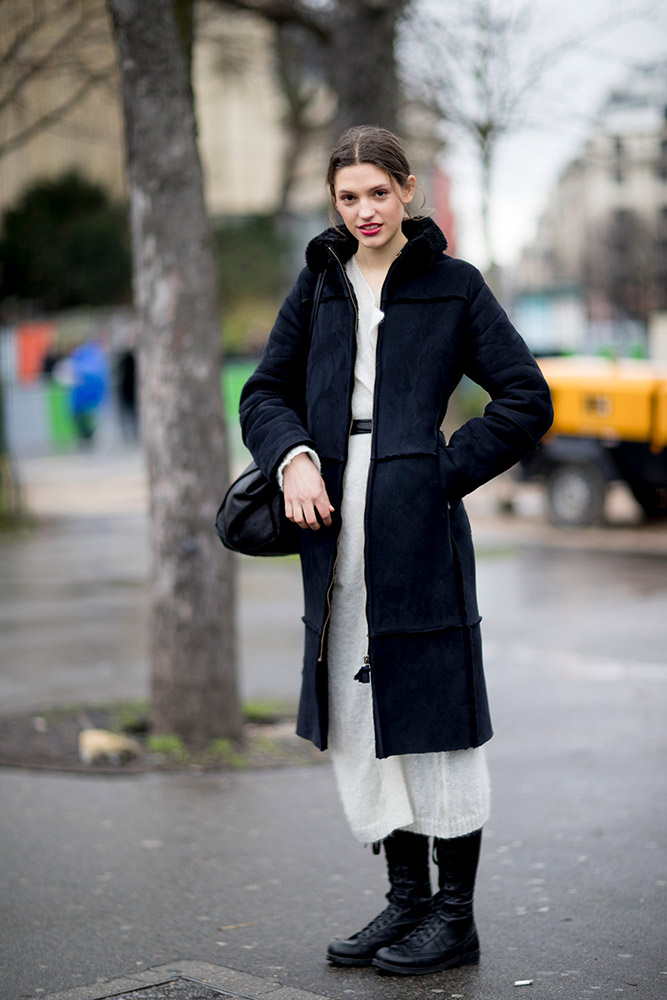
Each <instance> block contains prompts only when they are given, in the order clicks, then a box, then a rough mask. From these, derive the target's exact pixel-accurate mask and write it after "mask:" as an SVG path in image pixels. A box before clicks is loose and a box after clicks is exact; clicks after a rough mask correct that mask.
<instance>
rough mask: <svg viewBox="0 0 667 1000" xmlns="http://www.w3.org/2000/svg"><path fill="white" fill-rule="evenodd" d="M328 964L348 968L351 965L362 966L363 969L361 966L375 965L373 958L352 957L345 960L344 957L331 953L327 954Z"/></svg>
mask: <svg viewBox="0 0 667 1000" xmlns="http://www.w3.org/2000/svg"><path fill="white" fill-rule="evenodd" d="M327 962H330V963H331V965H348V966H350V965H352V966H355V965H356V966H360V967H361V966H368V965H372V964H373V959H372V958H354V957H352V956H350V957H349V958H343V957H340V956H338V955H330V954H329V952H327Z"/></svg>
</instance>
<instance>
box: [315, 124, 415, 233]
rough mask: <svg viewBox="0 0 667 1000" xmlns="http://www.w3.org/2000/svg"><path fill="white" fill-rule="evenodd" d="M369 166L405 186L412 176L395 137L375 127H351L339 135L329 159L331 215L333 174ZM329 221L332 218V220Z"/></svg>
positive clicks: (401, 147) (333, 197)
mask: <svg viewBox="0 0 667 1000" xmlns="http://www.w3.org/2000/svg"><path fill="white" fill-rule="evenodd" d="M357 163H372V164H373V166H375V167H379V168H380V170H384V172H385V173H386V174H388V175H389V177H390V178H391V179H392V180H393V181H395V182H396V184H398V185H399V187H405V185H406V183H407V180H408V177H409V176H410V174H411V173H412V171H411V170H410V162H409V160H408V158H407V155H406V153H405V150H404V149H403V144H402V143H401V140H400V139H399V138H398V136H396V135H394V133H393V132H390V131H389V129H387V128H380V126H379V125H354V126H353V127H352V128H348V129H347V131H345V132H343V134H342V135H341V137H340V138H339V140H338V142H337V143H336V145H335V146H334V149H333V152H332V154H331V157H330V159H329V169H328V170H327V184H328V186H329V194H330V195H331V214H332V215H333V214H334V213H335V211H336V188H335V181H336V174H337V173H338V171H339V170H340V169H341V168H342V167H353V166H355V165H356V164H357ZM332 221H333V219H332Z"/></svg>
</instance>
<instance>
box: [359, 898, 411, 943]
mask: <svg viewBox="0 0 667 1000" xmlns="http://www.w3.org/2000/svg"><path fill="white" fill-rule="evenodd" d="M404 911H405V907H403V906H399V905H398V903H393V902H391V903H390V904H389V906H387V907H385V909H384V910H383V911H382V913H378V915H377V917H373V919H372V920H371V922H370V923H369V924H366V926H365V927H364V928H363V930H360V931H359V933H358V934H357V937H365V936H366V935H368V934H374V933H375V931H381V930H382V929H383V928H384V927H386V926H387V925H388V924H390V923H392V922H393V921H394V920H395V919H396V918H397V917H398V916H400V915H401V914H402V913H403V912H404Z"/></svg>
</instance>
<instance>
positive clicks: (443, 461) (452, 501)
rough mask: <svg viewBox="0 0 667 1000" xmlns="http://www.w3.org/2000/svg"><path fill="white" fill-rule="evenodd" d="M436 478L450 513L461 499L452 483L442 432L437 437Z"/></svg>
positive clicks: (450, 464)
mask: <svg viewBox="0 0 667 1000" xmlns="http://www.w3.org/2000/svg"><path fill="white" fill-rule="evenodd" d="M437 454H438V478H439V480H440V488H441V489H442V492H443V494H444V496H445V499H446V501H447V503H448V504H449V508H450V510H451V511H452V513H453V512H454V511H455V510H456V508H457V507H458V506H459V504H460V503H461V497H460V496H459V495H457V493H456V489H455V484H454V482H453V476H452V473H453V466H452V463H451V460H450V458H449V456H448V455H447V445H446V444H445V439H444V436H443V434H442V432H441V433H440V434H439V436H438V453H437Z"/></svg>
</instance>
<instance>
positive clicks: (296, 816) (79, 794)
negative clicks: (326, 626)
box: [0, 504, 667, 1000]
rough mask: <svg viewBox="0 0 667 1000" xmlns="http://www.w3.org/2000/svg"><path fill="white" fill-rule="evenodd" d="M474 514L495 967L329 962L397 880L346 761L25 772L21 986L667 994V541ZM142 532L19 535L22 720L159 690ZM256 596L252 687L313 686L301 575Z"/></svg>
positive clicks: (15, 796)
mask: <svg viewBox="0 0 667 1000" xmlns="http://www.w3.org/2000/svg"><path fill="white" fill-rule="evenodd" d="M472 506H474V504H473V505H472ZM473 525H474V533H475V537H476V540H477V548H478V583H479V600H480V607H481V611H482V614H483V616H484V623H483V629H484V643H485V653H486V666H487V680H488V684H489V693H490V700H491V706H492V714H493V718H494V725H495V730H496V736H495V738H494V740H493V741H492V743H491V744H490V746H489V760H490V767H491V772H492V781H493V789H494V806H493V813H492V819H491V821H490V823H489V824H488V828H487V830H486V832H485V838H484V847H483V854H482V862H481V867H480V877H479V884H478V893H477V914H478V922H479V926H480V934H481V937H482V947H483V958H482V963H481V965H480V966H479V968H469V969H464V970H458V971H456V970H454V971H452V972H449V973H442V974H438V975H435V976H430V977H422V978H420V979H417V980H412V979H409V980H397V979H394V978H393V977H387V978H380V977H379V976H377V975H376V973H375V972H372V971H370V970H335V969H331V968H328V967H327V966H326V965H325V963H324V961H323V957H322V956H323V952H324V949H325V947H326V943H327V941H328V940H329V939H330V937H332V936H334V935H338V934H340V933H343V932H345V933H347V932H348V931H351V930H354V929H357V927H358V926H360V925H361V924H362V923H363V922H365V921H366V920H367V919H368V918H369V917H370V916H372V915H373V914H374V913H375V912H377V910H378V909H379V908H380V907H381V904H382V893H383V892H384V891H385V886H384V877H383V871H382V869H383V864H382V860H381V859H378V858H374V857H373V856H372V854H371V852H370V851H368V850H364V849H363V848H362V847H360V846H359V845H357V844H356V843H355V842H354V841H353V840H352V838H351V836H350V834H349V832H348V830H347V828H346V825H345V822H344V819H343V818H342V816H341V815H340V809H339V806H338V804H337V801H336V793H335V789H334V785H333V777H332V774H331V772H330V769H329V768H328V767H322V768H311V769H305V770H304V769H295V768H293V769H286V770H282V771H275V772H262V773H254V774H253V773H249V774H242V775H233V776H189V775H180V776H168V775H145V776H142V777H140V778H133V779H129V778H116V779H111V780H108V779H100V778H88V777H78V776H76V777H75V776H65V775H56V774H53V775H50V774H38V773H22V772H18V771H11V770H5V771H2V772H0V796H1V798H2V802H3V807H2V810H0V845H1V846H0V898H2V900H3V906H2V908H0V953H1V954H2V955H3V956H4V970H3V972H2V977H1V981H2V984H3V990H2V992H1V994H0V995H1V996H2V1000H18V998H19V997H36V996H39V995H41V994H43V993H44V992H46V993H49V992H52V991H55V990H58V989H65V988H68V987H73V986H75V985H80V984H84V983H90V982H92V981H94V980H96V979H98V978H105V979H106V978H114V977H117V976H121V975H124V974H129V973H131V972H133V971H136V970H137V969H140V968H146V967H151V966H154V965H159V964H161V963H163V962H166V961H169V960H171V959H175V958H191V959H200V960H202V961H208V962H212V963H215V964H219V965H227V966H231V967H233V968H236V969H241V970H246V971H248V972H251V973H254V974H256V975H258V976H262V977H265V978H267V979H274V980H275V981H276V982H281V983H285V984H286V985H289V986H293V987H300V988H302V989H307V990H312V991H314V992H316V993H319V994H322V995H324V996H327V997H331V998H332V1000H333V998H339V997H340V998H342V997H344V996H350V997H353V998H354V1000H399V998H400V1000H406V998H407V1000H412V998H413V997H414V998H415V1000H417V997H419V998H420V1000H422V998H423V997H424V996H427V997H430V996H433V997H435V998H438V997H443V1000H450V998H453V997H461V998H464V1000H504V998H509V997H516V996H517V995H521V991H519V993H518V994H517V990H516V988H515V987H514V986H513V982H514V980H516V979H533V980H534V983H533V985H532V986H531V987H530V988H528V987H527V988H526V991H527V993H528V995H529V996H531V997H533V998H534V1000H538V998H539V1000H554V998H559V1000H579V998H581V1000H584V998H587V1000H588V998H592V997H604V998H605V1000H608V998H610V997H615V996H619V997H623V996H626V997H633V998H636V1000H660V998H662V997H664V996H666V995H667V929H666V919H665V914H666V913H667V843H666V834H665V831H666V830H667V781H666V779H665V767H664V762H665V759H666V752H667V726H665V715H666V709H667V664H666V653H665V650H666V649H667V642H666V641H665V639H666V637H667V558H666V556H665V550H664V549H663V548H662V547H661V545H662V543H661V542H660V537H661V536H659V535H658V536H657V538H658V543H657V544H656V542H655V538H654V540H653V542H652V543H651V544H650V545H649V544H647V543H646V538H647V535H645V534H644V535H636V536H635V537H637V539H641V540H638V542H637V544H636V545H635V544H634V543H633V542H632V537H633V536H632V531H630V537H629V538H626V539H625V540H623V539H621V541H622V542H623V544H620V543H619V538H620V537H621V536H620V534H619V533H618V532H617V533H616V534H615V535H613V537H612V536H608V537H609V538H610V539H611V541H610V544H608V545H607V544H606V542H605V539H604V536H602V537H600V535H599V534H596V533H593V534H591V533H581V534H578V535H577V536H576V539H574V540H575V541H576V544H573V538H574V536H572V535H567V536H560V537H554V535H553V533H552V532H551V531H549V530H543V529H539V530H538V529H537V528H536V530H535V531H534V530H533V528H534V527H535V525H532V526H531V525H529V526H528V530H524V529H523V528H517V527H516V526H513V525H512V524H503V523H499V522H498V521H497V520H496V519H493V518H490V517H487V516H486V515H485V514H484V512H483V511H482V512H481V513H480V515H479V517H478V518H476V519H475V518H473ZM538 527H539V526H538ZM145 528H146V525H145V520H144V517H143V515H142V514H141V511H140V510H126V511H125V513H124V514H123V516H115V517H112V516H110V513H109V512H108V511H103V510H99V509H98V510H97V512H96V514H95V516H92V515H91V514H90V513H88V514H87V515H86V516H84V515H82V514H81V513H80V516H79V517H78V518H76V519H72V520H64V521H63V520H58V521H57V522H54V523H52V524H51V525H49V524H43V525H40V527H39V528H38V530H37V531H36V532H35V533H33V534H31V535H29V536H27V537H25V538H23V539H18V540H17V539H15V540H13V541H10V540H7V539H4V540H2V542H1V543H0V579H1V581H2V584H1V586H2V592H1V597H2V601H1V604H0V609H1V613H2V619H1V621H0V626H1V630H2V632H1V634H2V646H3V663H2V671H1V674H0V699H2V704H3V707H4V709H5V710H9V708H19V707H37V705H38V704H53V703H63V702H67V701H71V700H73V699H76V700H80V699H86V700H88V699H97V698H103V697H112V696H128V695H132V694H142V693H143V692H144V691H145V689H146V676H145V667H144V665H143V664H144V659H143V641H144V640H143V634H144V622H145V614H146V586H145V580H146V573H147V559H146V545H145ZM540 538H541V539H542V543H540V542H539V539H540ZM241 588H242V595H243V599H242V611H241V631H242V663H243V666H242V669H243V688H244V691H245V693H246V694H247V695H260V694H270V695H274V696H281V697H285V698H293V697H294V696H295V695H296V691H297V682H298V675H299V666H298V659H299V647H300V623H299V615H300V602H301V597H300V581H299V574H298V567H297V565H296V563H294V562H289V561H273V560H257V561H254V560H243V561H242V571H241ZM258 622H260V623H261V628H258ZM221 928H225V929H222V930H221ZM230 928H231V929H230Z"/></svg>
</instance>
